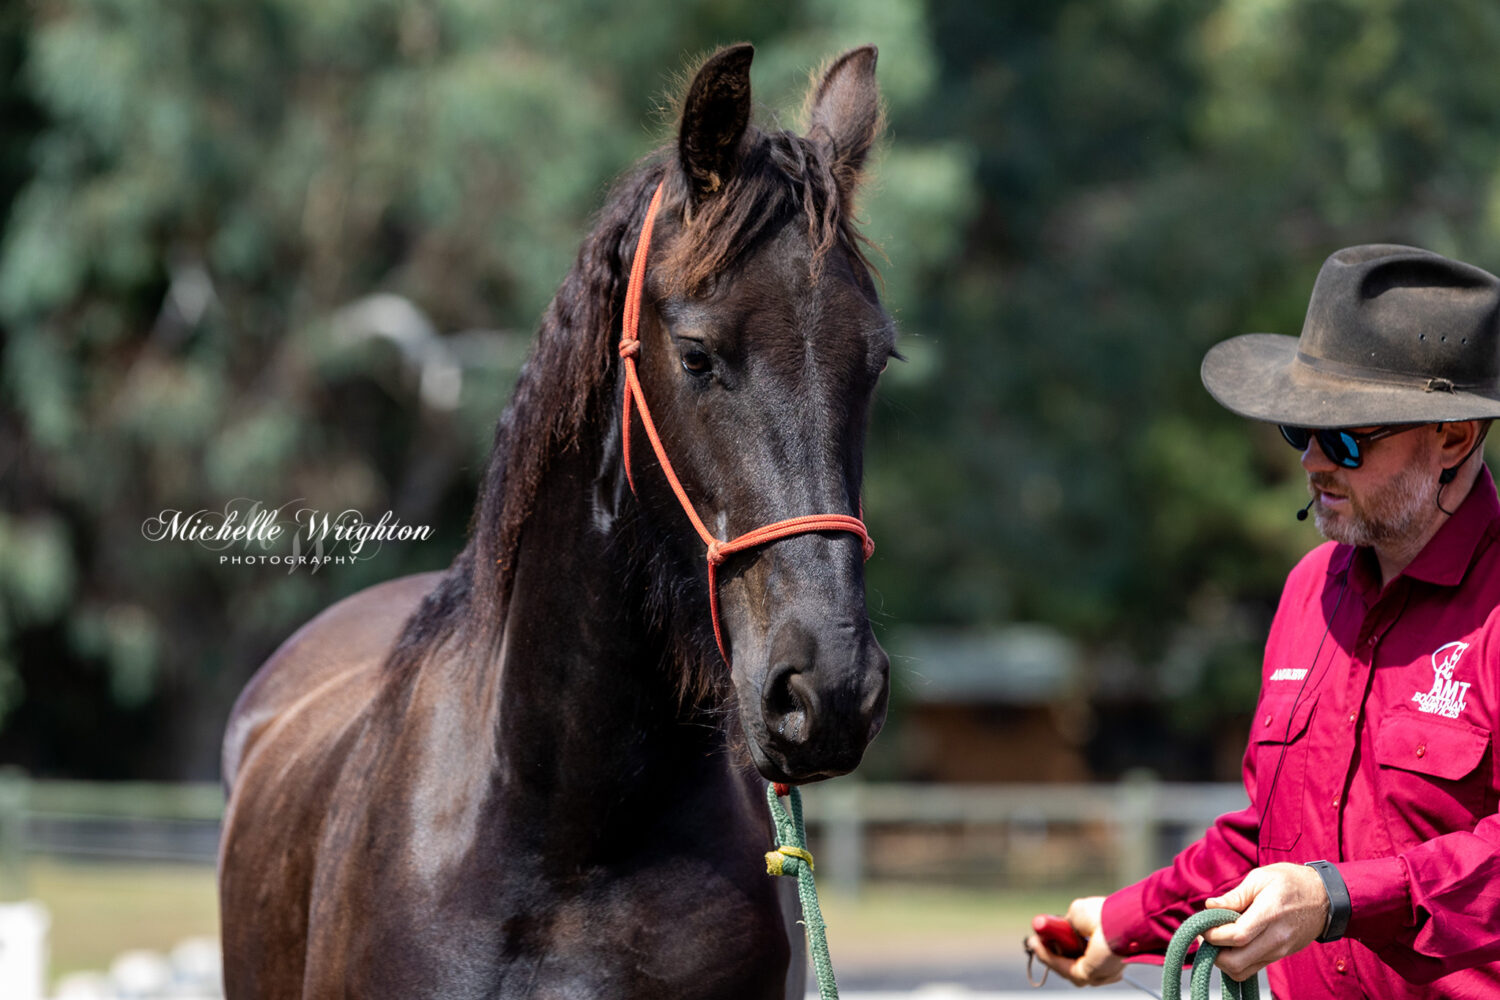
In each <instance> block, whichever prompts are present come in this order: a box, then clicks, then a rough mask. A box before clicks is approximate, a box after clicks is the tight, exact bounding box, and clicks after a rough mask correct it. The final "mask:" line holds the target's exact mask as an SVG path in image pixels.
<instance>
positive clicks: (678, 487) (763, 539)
mask: <svg viewBox="0 0 1500 1000" xmlns="http://www.w3.org/2000/svg"><path fill="white" fill-rule="evenodd" d="M661 195H662V186H661V185H660V184H658V185H657V186H656V193H655V194H653V195H652V196H651V205H650V207H648V208H647V209H646V219H645V221H644V222H643V223H641V235H640V239H639V240H638V241H637V242H636V246H635V259H634V260H633V261H631V263H630V284H629V285H628V286H627V287H626V289H625V315H624V316H623V317H622V319H621V323H620V358H621V361H622V362H623V363H624V366H625V404H624V410H623V413H622V415H621V420H620V428H621V437H622V439H623V448H624V452H625V478H626V479H627V480H628V481H629V483H630V489H631V491H632V492H634V491H635V475H634V473H633V472H632V471H631V468H630V404H631V402H632V401H634V403H635V409H636V412H637V413H639V414H640V417H641V425H642V426H643V427H645V429H646V437H647V438H649V439H650V441H651V448H652V450H654V451H655V452H656V459H657V461H658V462H659V463H660V464H661V470H662V472H664V473H666V476H667V482H668V483H670V484H671V486H672V492H673V493H675V494H677V502H678V503H680V504H681V505H682V509H683V511H684V512H686V513H687V516H688V520H689V521H691V522H692V524H693V528H694V530H696V531H697V532H698V537H699V538H701V539H703V544H704V545H706V546H708V607H709V611H710V612H711V613H712V615H713V621H714V641H715V642H717V643H718V644H719V655H720V656H722V657H724V662H725V663H728V662H729V654H728V652H726V651H725V649H724V631H723V628H722V627H721V626H720V624H719V588H718V579H717V577H718V567H719V565H720V564H721V563H723V562H724V560H726V559H728V558H729V557H730V556H732V555H734V554H735V553H736V552H744V551H745V550H746V549H753V548H756V547H758V546H761V545H767V544H769V543H771V542H776V541H780V540H781V539H783V538H790V537H791V536H793V535H805V534H808V533H810V532H814V531H848V532H851V533H853V534H855V535H858V536H859V539H860V543H861V544H862V545H863V546H864V551H865V558H866V559H868V558H870V556H871V555H873V554H874V552H875V543H874V542H873V541H871V540H870V533H869V532H868V531H867V530H866V529H865V523H864V522H863V521H861V520H860V519H859V518H857V517H851V516H850V515H848V514H806V515H804V516H802V517H792V518H788V519H787V520H785V521H777V522H776V523H775V524H768V525H766V526H765V527H763V528H756V529H754V530H753V531H747V532H745V533H744V534H743V535H741V536H739V537H738V538H734V539H731V540H729V541H727V542H725V541H720V540H719V539H718V538H717V537H715V536H714V535H713V533H712V532H710V531H709V530H708V528H707V527H705V526H704V524H703V520H702V519H701V518H700V517H699V516H698V512H697V510H695V509H694V508H693V504H692V502H691V501H690V500H688V495H687V491H686V490H685V489H683V488H682V481H681V480H680V479H678V478H677V472H676V470H674V469H673V468H672V463H671V461H670V460H669V459H668V458H667V452H666V449H665V448H663V447H662V443H661V437H660V436H659V435H658V434H657V433H656V423H655V421H653V420H652V419H651V410H650V408H649V407H648V406H647V405H646V396H645V393H643V392H642V391H641V380H640V378H639V376H638V375H637V374H636V370H635V356H636V355H637V354H638V353H640V349H641V341H640V338H639V336H638V334H639V332H640V325H641V296H642V294H643V289H644V286H645V284H646V254H647V252H648V251H649V250H650V249H651V229H652V226H653V225H654V224H655V222H656V210H657V209H658V208H660V207H661Z"/></svg>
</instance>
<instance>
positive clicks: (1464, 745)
mask: <svg viewBox="0 0 1500 1000" xmlns="http://www.w3.org/2000/svg"><path fill="white" fill-rule="evenodd" d="M1489 752H1490V734H1489V732H1488V730H1484V729H1480V728H1478V727H1477V726H1471V725H1468V724H1467V723H1464V722H1450V721H1448V720H1446V719H1439V718H1436V717H1435V716H1431V715H1427V714H1426V713H1418V712H1399V713H1397V714H1395V715H1392V716H1390V717H1389V718H1387V719H1386V720H1385V721H1384V722H1382V723H1381V725H1380V728H1379V729H1378V730H1377V731H1376V733H1375V761H1376V763H1377V764H1379V765H1380V768H1379V781H1380V793H1381V798H1382V799H1383V800H1384V801H1383V803H1382V804H1383V806H1384V810H1383V811H1384V812H1385V815H1386V817H1387V823H1388V825H1389V827H1390V832H1391V836H1392V839H1393V840H1396V841H1397V842H1398V846H1406V845H1408V844H1410V843H1420V842H1422V841H1425V840H1428V839H1430V838H1432V837H1434V836H1437V835H1439V834H1442V833H1451V832H1453V831H1455V830H1472V829H1473V828H1474V826H1475V824H1477V823H1478V822H1479V819H1480V818H1481V817H1482V816H1483V815H1485V814H1486V813H1487V812H1488V811H1489V810H1488V809H1487V808H1486V800H1487V799H1489V798H1490V795H1489V781H1488V775H1489V769H1488V768H1481V767H1480V766H1479V765H1480V764H1481V763H1482V762H1483V761H1484V760H1485V759H1486V757H1487V756H1488V755H1489ZM1403 827H1404V828H1405V830H1406V832H1407V834H1408V835H1409V836H1408V837H1407V838H1405V840H1404V842H1403V838H1402V837H1401V835H1400V828H1403Z"/></svg>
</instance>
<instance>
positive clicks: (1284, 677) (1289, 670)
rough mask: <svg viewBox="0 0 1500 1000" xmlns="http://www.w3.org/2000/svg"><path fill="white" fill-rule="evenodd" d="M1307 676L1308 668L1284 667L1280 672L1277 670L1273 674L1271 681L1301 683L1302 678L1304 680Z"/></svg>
mask: <svg viewBox="0 0 1500 1000" xmlns="http://www.w3.org/2000/svg"><path fill="white" fill-rule="evenodd" d="M1306 676H1307V668H1306V667H1302V668H1297V667H1282V668H1281V669H1280V670H1277V671H1276V672H1274V673H1273V674H1271V680H1273V681H1300V680H1301V679H1302V678H1304V677H1306Z"/></svg>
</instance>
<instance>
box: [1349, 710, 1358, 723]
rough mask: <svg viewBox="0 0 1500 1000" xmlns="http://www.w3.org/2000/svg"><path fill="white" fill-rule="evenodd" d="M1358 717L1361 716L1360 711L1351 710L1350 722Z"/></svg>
mask: <svg viewBox="0 0 1500 1000" xmlns="http://www.w3.org/2000/svg"><path fill="white" fill-rule="evenodd" d="M1357 718H1359V713H1358V712H1350V713H1349V721H1350V722H1353V721H1354V720H1355V719H1357Z"/></svg>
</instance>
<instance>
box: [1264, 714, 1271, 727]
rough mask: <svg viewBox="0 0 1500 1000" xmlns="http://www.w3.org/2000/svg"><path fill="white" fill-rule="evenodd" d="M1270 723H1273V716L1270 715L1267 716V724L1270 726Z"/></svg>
mask: <svg viewBox="0 0 1500 1000" xmlns="http://www.w3.org/2000/svg"><path fill="white" fill-rule="evenodd" d="M1270 724H1271V716H1269V715H1268V716H1266V721H1265V725H1267V726H1269V725H1270Z"/></svg>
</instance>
